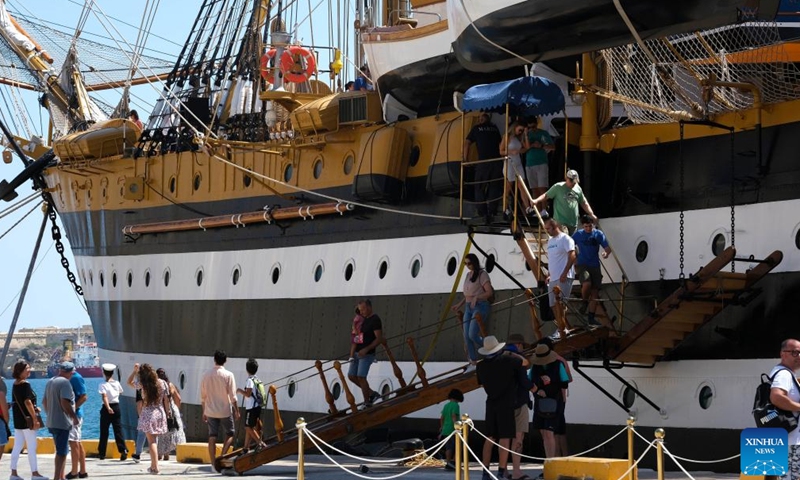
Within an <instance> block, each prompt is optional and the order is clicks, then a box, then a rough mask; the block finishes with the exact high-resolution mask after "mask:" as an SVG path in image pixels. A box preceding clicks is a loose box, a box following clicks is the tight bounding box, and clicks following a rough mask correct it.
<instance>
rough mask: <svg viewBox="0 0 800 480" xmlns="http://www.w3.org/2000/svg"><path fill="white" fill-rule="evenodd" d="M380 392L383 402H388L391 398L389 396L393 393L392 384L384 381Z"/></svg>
mask: <svg viewBox="0 0 800 480" xmlns="http://www.w3.org/2000/svg"><path fill="white" fill-rule="evenodd" d="M379 391H380V392H381V397H382V398H383V400H387V399H388V398H389V394H390V393H392V383H391V382H390V381H389V380H386V381H384V382H383V383H382V384H381V387H380V389H379Z"/></svg>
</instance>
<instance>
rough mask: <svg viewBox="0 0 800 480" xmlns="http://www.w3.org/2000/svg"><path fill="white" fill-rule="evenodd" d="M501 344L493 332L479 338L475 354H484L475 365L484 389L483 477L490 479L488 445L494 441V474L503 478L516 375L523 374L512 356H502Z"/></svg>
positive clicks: (512, 434)
mask: <svg viewBox="0 0 800 480" xmlns="http://www.w3.org/2000/svg"><path fill="white" fill-rule="evenodd" d="M505 345H506V344H505V343H504V342H503V343H501V342H498V341H497V338H496V337H495V336H494V335H489V336H487V337H486V338H484V339H483V347H481V348H479V349H478V353H480V354H481V355H483V356H484V359H483V361H482V362H479V363H478V365H477V368H476V375H477V378H478V384H479V385H481V386H483V390H484V391H485V392H486V413H485V416H484V418H485V421H486V426H485V427H486V437H487V440H486V441H485V442H484V444H483V455H482V461H483V465H484V472H483V480H489V479H490V478H491V476H490V474H489V465H490V462H491V460H492V447H493V445H494V442H495V441H497V442H498V443H499V444H500V446H501V447H503V448H501V449H500V450H499V452H498V453H499V455H498V456H499V459H498V472H497V477H499V478H505V476H506V470H507V467H508V449H509V447H510V446H511V440H512V439H513V438H514V437H515V436H516V429H515V418H514V410H515V408H514V407H515V402H516V399H517V389H518V388H519V381H520V378H521V377H523V376H524V375H525V369H524V368H523V367H522V362H521V361H520V360H519V359H518V358H516V357H515V356H512V355H504V354H503V347H505Z"/></svg>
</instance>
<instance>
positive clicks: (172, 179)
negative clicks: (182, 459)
mask: <svg viewBox="0 0 800 480" xmlns="http://www.w3.org/2000/svg"><path fill="white" fill-rule="evenodd" d="M175 183H176V180H175V177H170V178H169V191H170V193H175Z"/></svg>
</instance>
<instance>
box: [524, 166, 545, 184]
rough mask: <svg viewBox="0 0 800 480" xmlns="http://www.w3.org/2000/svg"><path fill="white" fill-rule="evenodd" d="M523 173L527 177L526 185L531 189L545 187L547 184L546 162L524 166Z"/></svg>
mask: <svg viewBox="0 0 800 480" xmlns="http://www.w3.org/2000/svg"><path fill="white" fill-rule="evenodd" d="M525 175H526V176H527V177H528V186H529V187H531V188H532V189H533V188H547V187H548V186H549V182H548V178H547V177H548V175H549V171H548V168H547V164H544V165H533V166H530V167H525Z"/></svg>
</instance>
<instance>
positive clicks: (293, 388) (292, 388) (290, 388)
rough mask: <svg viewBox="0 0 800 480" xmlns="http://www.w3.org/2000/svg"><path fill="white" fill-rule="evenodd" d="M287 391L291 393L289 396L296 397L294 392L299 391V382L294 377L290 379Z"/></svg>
mask: <svg viewBox="0 0 800 480" xmlns="http://www.w3.org/2000/svg"><path fill="white" fill-rule="evenodd" d="M287 391H288V393H289V398H294V394H295V393H297V383H296V382H295V381H294V379H293V378H292V379H291V380H289V386H288V387H287Z"/></svg>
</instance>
